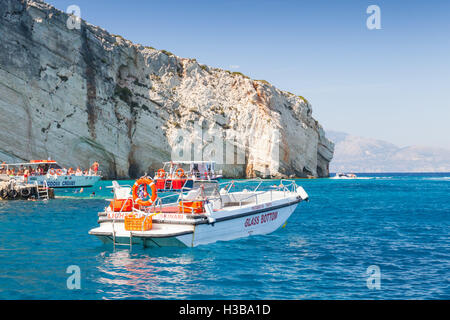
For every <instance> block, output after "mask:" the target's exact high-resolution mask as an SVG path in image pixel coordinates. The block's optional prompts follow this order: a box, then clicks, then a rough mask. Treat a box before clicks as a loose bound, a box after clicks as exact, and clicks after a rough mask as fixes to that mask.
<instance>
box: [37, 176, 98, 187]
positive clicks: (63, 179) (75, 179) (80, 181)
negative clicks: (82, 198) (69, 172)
mask: <svg viewBox="0 0 450 320" xmlns="http://www.w3.org/2000/svg"><path fill="white" fill-rule="evenodd" d="M100 179H101V177H100V176H65V175H61V176H52V175H46V176H31V177H28V183H35V182H37V183H38V184H39V185H42V184H44V181H47V185H48V186H49V187H50V188H86V187H92V186H93V185H94V184H96V183H97V182H98V181H99V180H100Z"/></svg>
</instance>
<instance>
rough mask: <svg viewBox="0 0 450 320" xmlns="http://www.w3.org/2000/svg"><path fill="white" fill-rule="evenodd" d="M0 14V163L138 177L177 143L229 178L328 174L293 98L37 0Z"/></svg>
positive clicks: (323, 147)
mask: <svg viewBox="0 0 450 320" xmlns="http://www.w3.org/2000/svg"><path fill="white" fill-rule="evenodd" d="M0 19H1V20H0V37H1V41H0V117H1V121H0V160H6V161H10V160H11V159H22V160H28V159H34V158H36V159H37V158H47V157H52V158H53V159H55V160H57V161H58V162H60V163H61V164H63V165H65V166H77V165H81V166H84V167H87V166H88V165H90V163H92V162H93V161H95V160H96V161H99V162H100V163H101V169H102V171H103V172H104V173H105V174H106V175H107V176H109V177H135V176H138V175H140V174H142V173H143V172H144V171H147V172H149V173H152V172H153V171H154V170H156V169H158V168H160V167H161V162H162V161H168V160H170V158H171V156H172V155H173V153H174V151H176V150H178V149H177V148H180V143H181V144H184V145H185V146H187V149H185V152H184V157H185V158H186V157H187V156H188V157H189V159H185V160H191V158H195V159H199V158H201V153H202V152H203V157H204V158H211V157H216V160H219V161H218V162H222V161H220V160H221V159H224V160H226V161H223V162H225V163H226V165H224V166H222V168H223V170H224V174H225V175H226V176H229V177H244V176H245V177H252V176H256V175H258V176H274V177H282V176H292V175H294V176H299V177H301V176H306V175H316V176H327V175H328V163H329V162H330V160H331V158H332V156H333V149H334V145H333V143H331V142H330V141H329V140H328V139H326V137H325V134H324V131H323V129H322V127H321V126H320V125H319V124H318V123H317V121H316V120H314V119H313V118H312V117H311V113H312V110H311V106H310V105H309V104H308V103H307V102H306V101H305V100H303V99H302V98H300V97H298V96H295V95H293V94H290V93H287V92H284V91H281V90H279V89H277V88H275V87H273V86H272V85H270V84H268V83H267V82H265V81H255V80H251V79H249V78H247V77H245V76H243V75H241V74H232V73H231V72H229V71H225V70H221V69H215V68H211V67H208V66H202V65H199V64H198V63H197V62H196V61H195V59H185V58H180V57H177V56H175V55H172V54H170V53H166V52H163V51H159V50H155V49H153V48H149V47H143V46H141V45H136V44H133V43H131V42H129V41H127V40H125V39H123V38H121V37H120V36H114V35H111V34H109V33H108V32H106V31H105V30H103V29H101V28H99V27H95V26H92V25H90V24H88V23H85V22H82V23H81V28H80V30H77V29H73V30H70V29H69V28H68V27H67V19H68V16H67V15H66V14H65V13H62V12H60V11H58V10H56V9H54V8H53V7H51V6H49V5H47V4H45V3H43V2H39V1H19V0H4V1H2V6H0ZM199 128H200V131H199ZM213 137H214V138H213ZM221 137H223V140H224V141H225V143H224V145H225V151H223V150H222V144H220V143H217V142H218V141H219V140H218V139H220V138H221ZM214 139H215V140H214ZM208 143H209V146H208ZM214 143H216V145H215V148H212V147H211V145H214ZM230 150H232V151H230ZM187 151H189V152H187ZM191 151H193V152H191ZM230 152H231V156H230ZM219 158H221V159H219ZM277 159H279V161H277Z"/></svg>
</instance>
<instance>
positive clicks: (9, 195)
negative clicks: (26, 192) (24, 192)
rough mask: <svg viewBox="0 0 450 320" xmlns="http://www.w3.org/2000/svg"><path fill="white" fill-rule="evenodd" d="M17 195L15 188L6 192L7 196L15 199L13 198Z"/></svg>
mask: <svg viewBox="0 0 450 320" xmlns="http://www.w3.org/2000/svg"><path fill="white" fill-rule="evenodd" d="M17 195H18V192H17V190H16V189H11V190H9V192H8V197H9V198H10V199H15V198H17Z"/></svg>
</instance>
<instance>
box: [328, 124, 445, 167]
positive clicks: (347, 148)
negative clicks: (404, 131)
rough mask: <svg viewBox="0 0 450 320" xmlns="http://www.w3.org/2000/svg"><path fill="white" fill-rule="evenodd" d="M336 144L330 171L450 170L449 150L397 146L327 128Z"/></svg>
mask: <svg viewBox="0 0 450 320" xmlns="http://www.w3.org/2000/svg"><path fill="white" fill-rule="evenodd" d="M326 135H327V138H328V139H330V140H331V141H333V142H334V143H335V149H334V157H333V160H332V161H331V163H330V172H450V150H447V149H441V148H432V147H421V146H409V147H404V148H401V147H398V146H396V145H394V144H392V143H389V142H386V141H382V140H375V139H370V138H363V137H358V136H353V135H350V134H348V133H344V132H337V131H327V133H326Z"/></svg>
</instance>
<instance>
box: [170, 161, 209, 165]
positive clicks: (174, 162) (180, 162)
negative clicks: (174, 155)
mask: <svg viewBox="0 0 450 320" xmlns="http://www.w3.org/2000/svg"><path fill="white" fill-rule="evenodd" d="M170 163H173V164H204V163H216V162H215V161H166V162H163V164H170Z"/></svg>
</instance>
